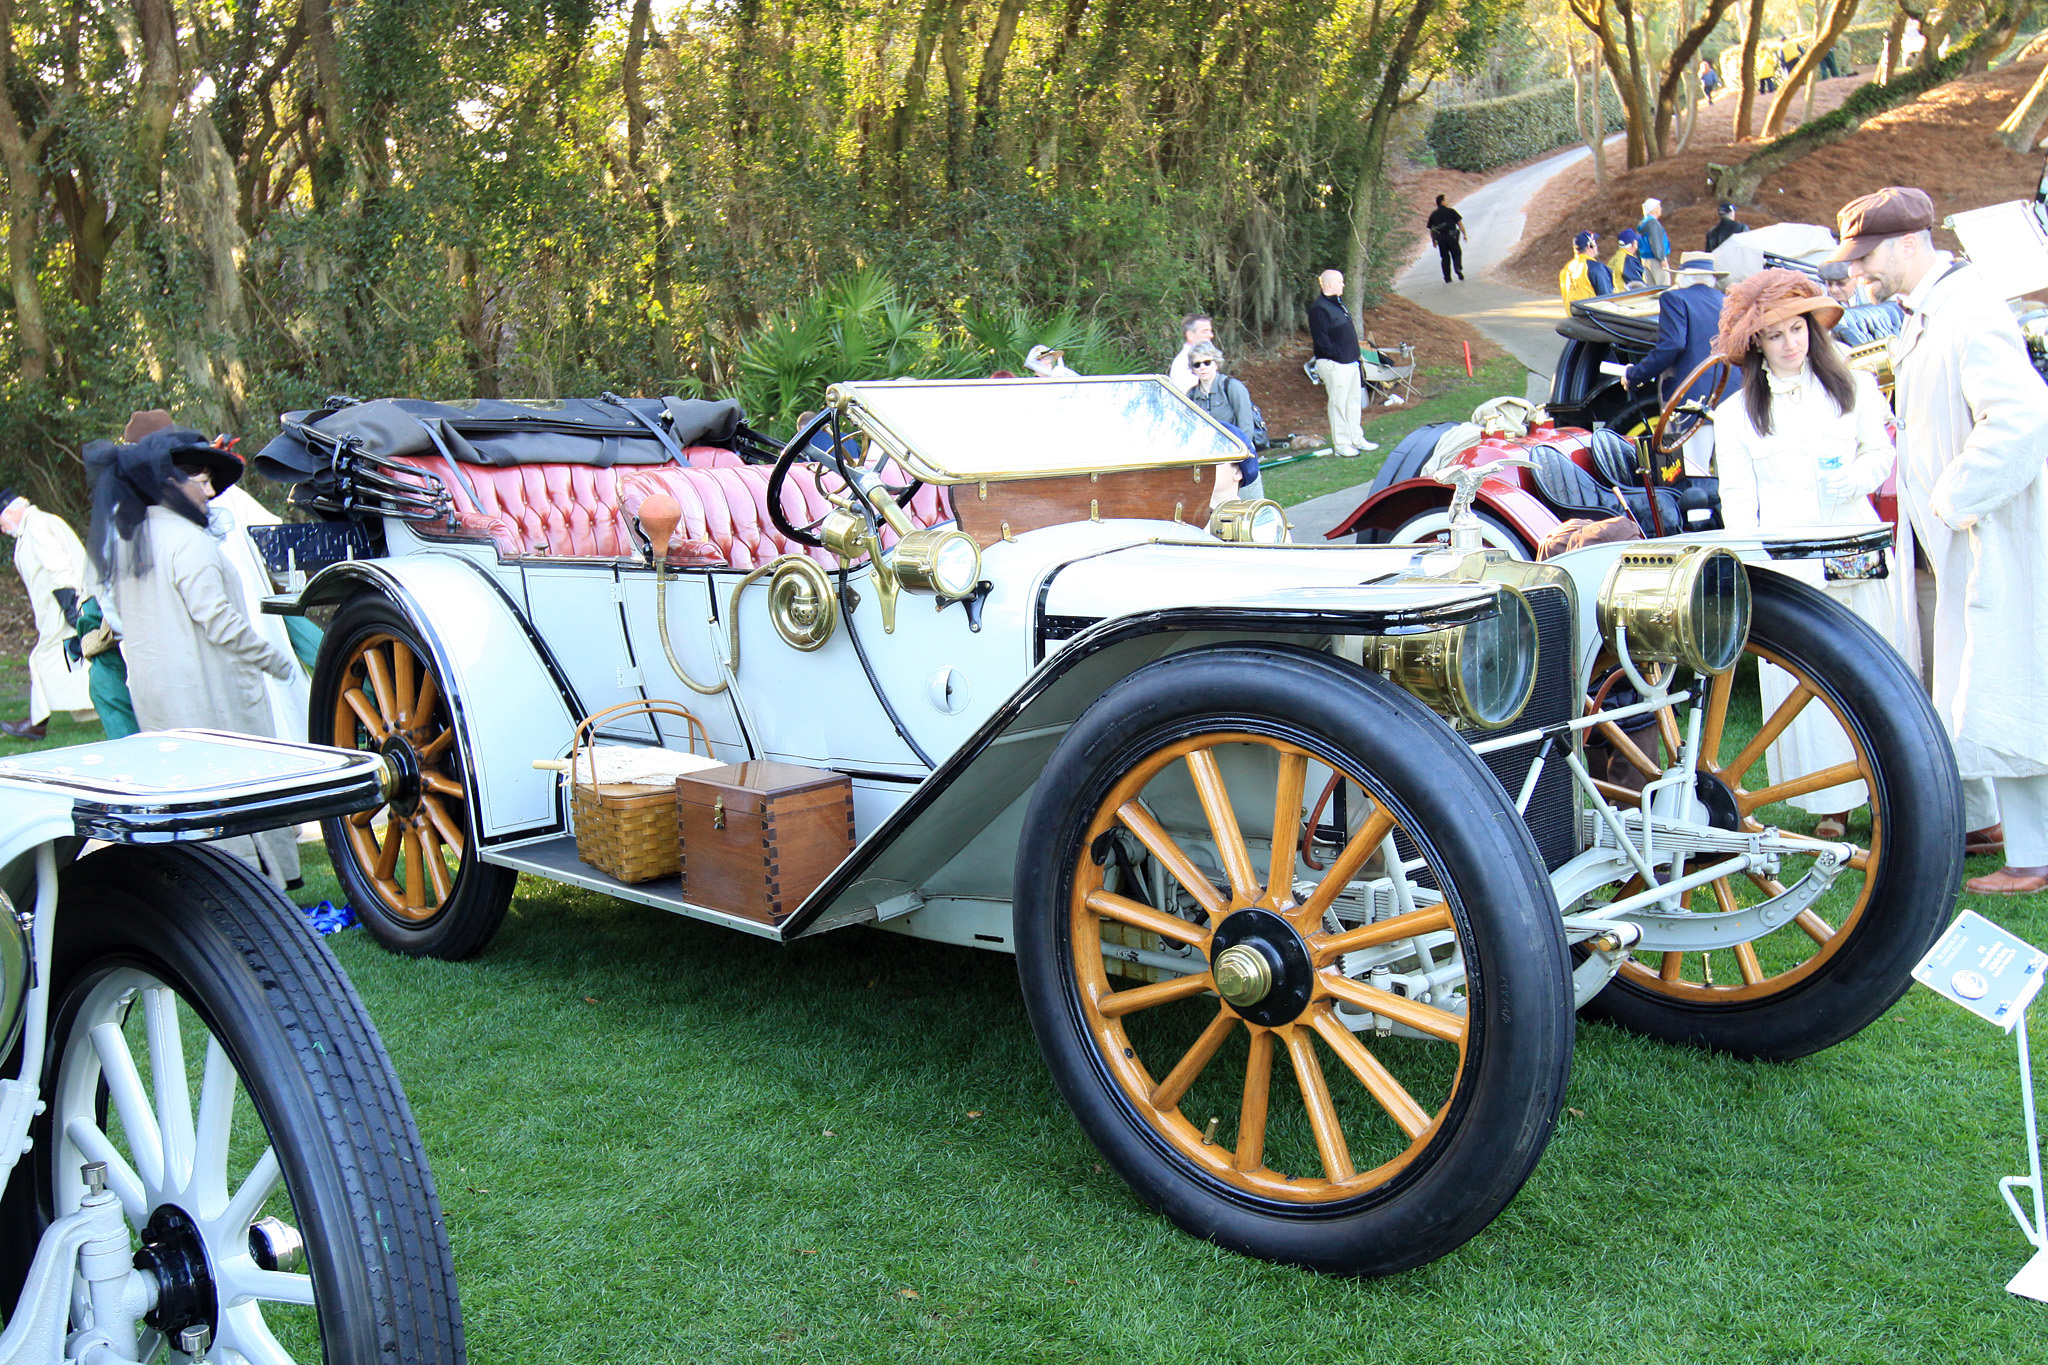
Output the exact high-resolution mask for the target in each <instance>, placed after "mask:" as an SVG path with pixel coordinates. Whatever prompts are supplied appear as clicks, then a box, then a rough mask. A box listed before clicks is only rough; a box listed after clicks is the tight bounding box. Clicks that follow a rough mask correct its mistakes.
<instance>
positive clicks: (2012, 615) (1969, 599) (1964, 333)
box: [1830, 186, 2048, 895]
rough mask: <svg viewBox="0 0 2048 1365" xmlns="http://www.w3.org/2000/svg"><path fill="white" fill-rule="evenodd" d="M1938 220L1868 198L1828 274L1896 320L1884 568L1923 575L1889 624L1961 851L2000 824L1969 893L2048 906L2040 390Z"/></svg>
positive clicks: (2046, 592)
mask: <svg viewBox="0 0 2048 1365" xmlns="http://www.w3.org/2000/svg"><path fill="white" fill-rule="evenodd" d="M1935 221H1936V218H1935V212H1934V204H1933V201H1932V200H1930V199H1929V198H1928V197H1927V196H1926V194H1924V193H1922V192H1921V191H1919V190H1916V189H1905V188H1901V187H1898V186H1893V187H1891V188H1889V189H1882V190H1879V191H1878V192H1877V193H1875V194H1868V195H1865V196H1864V197H1863V198H1861V199H1857V200H1854V201H1852V202H1851V203H1849V204H1847V205H1845V206H1844V207H1843V209H1842V211H1841V213H1840V214H1839V215H1838V224H1839V227H1840V233H1841V238H1842V244H1841V246H1840V247H1838V248H1837V249H1836V250H1835V253H1834V255H1833V256H1832V257H1831V258H1830V259H1832V260H1838V261H1846V262H1848V264H1849V271H1850V278H1851V279H1852V280H1857V281H1861V282H1865V283H1867V284H1868V285H1869V286H1870V293H1871V297H1872V298H1874V299H1878V300H1883V299H1887V298H1892V299H1896V300H1897V301H1898V302H1899V304H1900V305H1901V306H1902V307H1903V308H1904V309H1905V312H1906V323H1905V326H1904V327H1903V328H1902V329H1901V330H1900V331H1899V333H1898V335H1897V336H1895V337H1893V338H1892V345H1891V363H1892V373H1893V374H1894V375H1895V376H1896V377H1897V381H1898V387H1897V391H1896V393H1895V395H1894V398H1893V406H1894V407H1895V408H1896V409H1897V411H1898V416H1899V424H1900V432H1899V505H1900V508H1901V510H1902V511H1903V512H1904V513H1905V515H1904V516H1902V517H1901V518H1900V521H1899V538H1898V563H1899V565H1900V567H1901V568H1902V569H1910V568H1912V567H1914V566H1915V565H1916V564H1917V565H1918V566H1919V572H1918V573H1917V574H1915V573H1908V572H1902V573H1900V574H1898V575H1897V576H1896V579H1895V581H1897V582H1898V583H1899V584H1900V585H1901V589H1902V592H1903V593H1904V594H1905V596H1904V597H1903V600H1902V601H1901V602H1900V604H1899V605H1900V608H1901V610H1900V618H1901V621H1902V622H1903V623H1904V625H1905V627H1906V629H1907V631H1908V632H1909V633H1910V632H1913V629H1914V626H1915V624H1916V623H1920V631H1921V632H1924V633H1925V635H1926V637H1927V638H1925V639H1923V640H1922V642H1921V648H1920V650H1919V654H1920V656H1921V659H1922V661H1923V667H1924V668H1925V669H1926V670H1927V672H1928V675H1929V677H1928V682H1929V685H1930V688H1931V690H1932V692H1933V695H1934V704H1935V709H1936V710H1938V711H1939V712H1940V713H1941V715H1942V718H1943V720H1944V721H1945V722H1946V724H1947V725H1948V730H1949V736H1950V738H1951V739H1952V740H1953V741H1954V744H1955V753H1956V765H1957V767H1958V769H1959V770H1960V771H1961V773H1962V776H1963V794H1964V826H1965V827H1966V828H1967V829H1968V830H1970V833H1969V834H1968V835H1966V836H1965V839H1966V848H1967V849H1968V851H1970V852H1972V853H1979V852H1981V853H1994V852H1997V851H1999V849H2000V847H2001V831H2000V829H1999V822H2000V820H2001V817H2002V819H2003V824H2004V828H2003V831H2002V847H2003V850H2004V852H2005V855H2006V866H2005V867H2003V868H2001V869H2000V870H1999V871H1997V872H1994V873H1991V874H1990V875H1989V876H1984V877H1975V878H1972V879H1971V880H1970V881H1969V882H1968V883H1967V886H1968V889H1969V890H1971V891H1975V892H1979V893H1985V894H1994V895H2025V894H2028V893H2031V892H2035V891H2041V890H2048V707H2044V706H2043V704H2042V700H2043V699H2042V696H2041V688H2042V680H2043V679H2044V678H2048V480H2044V479H2043V478H2042V465H2043V461H2044V459H2048V386H2044V385H2043V384H2042V382H2041V377H2040V375H2039V374H2037V373H2036V372H2035V370H2034V367H2033V365H2032V363H2031V362H2030V361H2029V360H2028V358H2027V348H2026V343H2025V342H2024V341H2023V340H2022V339H2021V337H2020V333H2019V329H2018V327H2016V326H2015V325H2014V323H2013V319H2012V313H2011V311H2010V310H2009V309H2008V308H2007V307H2006V306H2005V299H2004V297H2003V295H2002V294H2000V292H1999V291H1998V289H1997V288H1996V287H1995V286H1994V285H1993V284H1992V283H1991V282H1990V281H1989V280H1988V279H1987V278H1986V277H1985V275H1984V272H1983V270H1982V268H1981V267H1979V266H1976V265H1973V264H1971V263H1970V262H1968V261H1963V260H1958V259H1956V258H1955V257H1954V256H1952V255H1950V254H1949V253H1948V252H1946V251H1937V250H1935V249H1934V239H1933V236H1932V229H1933V227H1934V225H1935ZM1916 551H1917V554H1916ZM1930 577H1931V578H1932V580H1933V583H1932V588H1933V591H1932V602H1931V610H1929V605H1930V604H1928V603H1927V602H1926V601H1925V599H1926V597H1927V596H1928V594H1927V592H1926V587H1927V584H1926V580H1927V579H1928V578H1930ZM1923 614H1924V615H1925V617H1926V618H1928V619H1926V620H1925V621H1924V622H1923V621H1922V617H1923Z"/></svg>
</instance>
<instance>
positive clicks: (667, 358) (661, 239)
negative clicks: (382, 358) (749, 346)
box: [469, 0, 682, 398]
mask: <svg viewBox="0 0 2048 1365" xmlns="http://www.w3.org/2000/svg"><path fill="white" fill-rule="evenodd" d="M660 41H661V35H660V33H659V32H657V31H656V30H655V27H654V15H653V5H652V3H651V0H633V16H632V19H631V20H630V21H629V23H628V24H627V29H626V51H625V56H624V58H623V60H622V61H621V62H620V65H619V92H620V94H621V95H623V96H624V97H625V101H626V167H627V169H628V170H629V171H630V172H631V173H632V177H633V182H634V189H635V190H636V191H637V192H638V194H639V196H640V201H641V204H642V205H643V206H644V207H645V208H646V210H647V221H648V226H649V228H650V230H651V233H652V236H653V251H652V253H651V259H650V260H649V263H648V264H649V272H648V273H649V279H648V292H649V294H651V295H652V302H653V305H654V307H653V310H652V312H653V316H652V317H651V318H650V319H649V321H650V323H651V324H652V325H651V327H650V340H651V342H652V343H653V349H654V368H655V371H656V373H657V374H659V375H661V376H662V378H663V379H664V380H668V379H672V378H674V377H675V376H677V375H679V374H681V372H682V360H681V357H680V356H679V355H678V354H677V351H676V337H675V264H674V260H673V256H674V251H675V246H674V243H673V241H672V240H671V237H672V234H671V232H670V230H669V223H668V213H667V211H666V210H665V209H664V207H663V205H662V198H661V185H660V183H659V181H658V179H657V177H656V176H655V175H653V174H652V173H651V172H650V170H649V168H648V166H647V157H646V147H647V129H648V125H649V124H650V123H652V122H653V118H654V116H653V111H652V110H651V109H650V108H649V107H648V105H647V99H646V93H645V89H644V86H643V84H642V82H641V67H642V65H643V63H644V62H645V60H646V54H647V49H648V47H649V46H650V45H651V44H659V43H660ZM469 275H470V277H471V278H472V279H473V277H474V275H475V259H474V255H472V256H471V258H470V263H469ZM471 292H472V295H474V293H475V291H474V288H472V290H471ZM480 324H481V315H480V314H479V325H480ZM471 350H472V352H473V353H474V354H476V355H477V356H479V357H481V356H482V355H483V350H482V344H481V341H480V340H479V341H473V342H472V345H471ZM489 361H490V364H489V367H488V369H478V368H477V367H476V366H474V365H473V366H472V370H473V371H474V372H475V374H476V381H477V392H476V396H477V397H479V398H495V397H496V396H497V389H498V366H497V347H496V344H495V342H493V343H492V345H491V349H490V353H489ZM486 386H488V387H489V390H490V391H489V392H485V387H486ZM665 391H666V390H664V392H665Z"/></svg>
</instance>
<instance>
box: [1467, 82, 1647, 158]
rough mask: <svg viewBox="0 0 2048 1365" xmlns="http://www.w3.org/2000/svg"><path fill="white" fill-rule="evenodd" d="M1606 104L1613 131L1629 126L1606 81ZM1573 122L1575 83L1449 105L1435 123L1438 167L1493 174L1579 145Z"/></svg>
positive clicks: (1603, 84)
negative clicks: (1504, 168)
mask: <svg viewBox="0 0 2048 1365" xmlns="http://www.w3.org/2000/svg"><path fill="white" fill-rule="evenodd" d="M1600 92H1601V95H1602V97H1603V98H1602V100H1601V103H1602V104H1603V105H1604V106H1605V107H1606V111H1607V131H1608V132H1610V133H1612V132H1618V131H1620V129H1621V128H1622V127H1623V126H1624V125H1623V122H1622V114H1621V97H1620V96H1619V95H1617V94H1616V93H1615V92H1614V86H1613V84H1612V83H1611V82H1609V81H1608V80H1607V79H1606V77H1605V76H1602V78H1601V81H1600ZM1579 137H1580V134H1579V129H1578V126H1577V124H1576V122H1575V121H1574V120H1573V118H1572V83H1571V81H1569V80H1566V79H1559V80H1554V81H1546V82H1545V83H1543V84H1542V85H1538V86H1535V87H1532V88H1531V89H1528V90H1524V91H1523V92H1522V93H1520V94H1519V95H1506V96H1503V97H1502V98H1500V99H1497V100H1477V101H1474V102H1473V103H1471V104H1450V105H1445V106H1443V107H1442V108H1440V109H1438V110H1437V111H1436V116H1435V117H1434V118H1432V119H1431V120H1430V123H1429V138H1428V141H1429V150H1430V151H1431V152H1433V153H1434V154H1435V156H1436V164H1437V165H1439V166H1446V167H1449V168H1450V169H1451V170H1454V171H1490V170H1492V169H1493V168H1494V167H1496V166H1506V165H1509V164H1511V163H1513V162H1516V161H1523V160H1526V159H1528V158H1529V157H1532V156H1537V155H1540V154H1542V153H1544V152H1547V151H1551V150H1553V149H1554V148H1558V147H1565V146H1569V145H1571V144H1572V143H1574V142H1577V141H1579Z"/></svg>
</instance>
